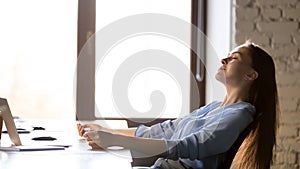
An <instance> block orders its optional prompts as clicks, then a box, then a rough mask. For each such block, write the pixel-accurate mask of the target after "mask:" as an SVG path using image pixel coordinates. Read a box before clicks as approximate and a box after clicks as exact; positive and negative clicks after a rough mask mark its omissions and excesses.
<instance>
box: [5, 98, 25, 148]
mask: <svg viewBox="0 0 300 169" xmlns="http://www.w3.org/2000/svg"><path fill="white" fill-rule="evenodd" d="M3 121H4V124H5V126H6V129H7V133H8V135H9V137H10V140H11V141H12V143H13V144H14V145H15V146H19V145H21V140H20V137H19V134H18V132H17V129H16V125H15V122H14V119H13V116H12V114H11V111H10V109H9V106H8V102H7V100H6V99H4V98H0V139H1V134H2V125H3Z"/></svg>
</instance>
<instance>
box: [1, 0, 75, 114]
mask: <svg viewBox="0 0 300 169" xmlns="http://www.w3.org/2000/svg"><path fill="white" fill-rule="evenodd" d="M0 22H1V29H0V30H1V31H0V37H1V38H0V49H1V50H0V59H1V66H0V81H1V83H0V97H5V98H7V99H8V101H9V103H10V107H11V109H12V113H13V114H14V115H15V116H20V117H22V118H55V119H62V118H74V119H75V111H74V99H73V95H74V94H73V78H74V75H75V64H76V46H77V2H76V1H74V0H64V1H60V0H43V1H40V0H26V1H24V0H9V1H0Z"/></svg>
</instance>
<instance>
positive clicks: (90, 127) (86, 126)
mask: <svg viewBox="0 0 300 169" xmlns="http://www.w3.org/2000/svg"><path fill="white" fill-rule="evenodd" d="M77 129H78V134H79V136H83V135H84V133H85V132H86V131H89V130H91V131H97V130H106V129H105V128H104V127H102V126H100V125H98V124H84V125H81V124H79V123H78V124H77Z"/></svg>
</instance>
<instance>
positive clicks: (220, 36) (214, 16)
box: [206, 0, 232, 103]
mask: <svg viewBox="0 0 300 169" xmlns="http://www.w3.org/2000/svg"><path fill="white" fill-rule="evenodd" d="M231 1H232V0H209V1H207V6H208V8H207V25H206V29H207V31H206V32H207V39H208V43H207V44H208V45H207V55H206V56H207V58H206V59H207V60H206V70H207V74H206V103H209V102H211V101H213V100H221V101H222V100H223V98H224V96H225V88H224V86H223V85H222V84H221V83H220V82H218V81H216V80H215V74H216V72H217V70H218V68H219V67H220V66H221V62H220V59H221V58H224V57H226V55H227V53H228V52H229V51H230V49H231V44H232V43H231V32H232V29H231V22H232V21H231V18H232V17H231V11H232V10H231V7H232V2H231Z"/></svg>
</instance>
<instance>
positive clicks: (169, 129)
mask: <svg viewBox="0 0 300 169" xmlns="http://www.w3.org/2000/svg"><path fill="white" fill-rule="evenodd" d="M220 105H221V102H212V103H210V104H208V105H206V106H204V107H201V108H200V109H197V110H195V111H193V112H192V113H191V114H189V115H188V116H186V117H183V118H178V119H175V120H167V121H165V122H163V123H158V124H155V125H153V126H151V127H146V126H144V125H140V126H139V127H138V128H137V130H136V133H135V136H136V137H145V138H157V139H165V140H166V143H167V147H168V157H167V158H168V159H171V160H178V159H180V160H181V161H183V162H184V163H186V164H187V165H189V166H191V167H192V168H195V169H196V168H199V169H201V168H215V167H214V166H215V165H216V160H218V155H220V154H222V153H224V152H226V151H227V150H229V148H230V147H231V146H232V145H233V143H234V142H235V140H236V139H237V138H238V136H239V134H240V133H241V132H242V131H243V130H244V129H245V128H246V127H247V126H248V125H249V124H250V123H251V122H252V121H253V115H254V112H255V108H254V106H252V105H251V104H250V103H247V102H238V103H234V104H230V105H227V106H220Z"/></svg>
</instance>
